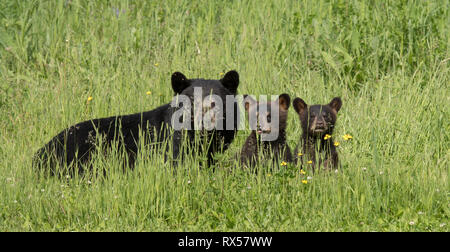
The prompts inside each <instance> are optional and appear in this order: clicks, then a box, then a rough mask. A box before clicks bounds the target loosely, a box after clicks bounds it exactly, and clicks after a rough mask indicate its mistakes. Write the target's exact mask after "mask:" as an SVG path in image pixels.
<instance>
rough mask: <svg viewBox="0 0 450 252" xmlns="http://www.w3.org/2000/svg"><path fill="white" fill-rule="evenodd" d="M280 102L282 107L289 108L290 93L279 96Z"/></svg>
mask: <svg viewBox="0 0 450 252" xmlns="http://www.w3.org/2000/svg"><path fill="white" fill-rule="evenodd" d="M278 104H279V105H280V108H282V109H284V110H288V109H289V106H290V105H291V97H290V96H289V95H288V94H281V95H280V96H279V97H278Z"/></svg>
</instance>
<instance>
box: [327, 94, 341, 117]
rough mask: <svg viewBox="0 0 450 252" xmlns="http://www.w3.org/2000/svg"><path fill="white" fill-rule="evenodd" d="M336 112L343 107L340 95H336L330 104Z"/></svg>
mask: <svg viewBox="0 0 450 252" xmlns="http://www.w3.org/2000/svg"><path fill="white" fill-rule="evenodd" d="M328 106H330V107H331V108H332V109H333V110H334V111H336V113H337V112H338V111H339V110H340V109H341V107H342V100H341V98H340V97H334V98H333V100H331V102H330V103H329V104H328Z"/></svg>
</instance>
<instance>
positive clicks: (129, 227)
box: [0, 0, 450, 231]
mask: <svg viewBox="0 0 450 252" xmlns="http://www.w3.org/2000/svg"><path fill="white" fill-rule="evenodd" d="M448 9H449V2H448V1H439V0H433V1H343V0H342V1H307V0H305V1H209V0H208V1H206V0H205V1H172V0H168V1H77V0H67V1H62V0H61V1H38V0H30V1H21V0H0V118H1V120H0V143H1V144H0V230H1V231H449V225H450V223H449V184H448V170H449V157H450V148H449V147H450V142H449V135H450V133H449V132H450V124H449V118H450V117H449V116H450V111H449V109H450V88H449V83H450V78H449V77H450V67H449V64H450V53H449V46H450V32H449V23H450V15H449V10H448ZM231 69H236V70H237V71H238V72H239V73H240V77H241V84H240V86H239V88H238V92H239V93H241V94H254V95H260V94H266V95H273V94H281V93H283V92H286V93H288V94H290V96H291V99H293V98H295V97H301V98H303V99H304V100H305V101H306V102H307V103H309V104H317V103H328V102H329V101H330V100H331V99H332V98H333V97H335V96H341V98H342V100H343V107H342V109H341V111H340V112H339V116H338V123H337V126H336V130H335V133H334V135H335V136H334V137H335V138H336V140H337V141H339V142H340V145H339V147H338V152H339V155H340V160H341V164H342V168H341V169H339V170H338V172H320V173H316V174H312V173H311V170H309V169H307V170H306V171H307V174H305V175H303V174H300V172H299V170H298V168H297V167H294V166H292V165H290V166H288V167H286V168H274V169H270V167H267V166H260V167H258V169H259V171H260V172H259V173H258V174H257V175H254V174H252V173H249V172H247V171H244V170H242V169H240V168H239V166H238V165H237V164H236V163H235V162H234V157H235V156H236V154H237V153H239V151H240V147H241V146H242V144H243V143H244V141H245V138H246V136H247V135H248V134H249V131H241V132H239V134H238V135H237V137H236V138H235V140H234V142H233V144H232V146H231V147H230V149H229V150H228V151H227V152H225V153H223V154H220V155H217V156H216V157H217V159H218V167H217V168H216V169H215V172H213V171H212V169H205V168H199V167H198V162H196V160H195V159H194V158H192V159H188V160H186V161H185V163H184V164H182V165H181V166H180V167H178V168H177V172H176V175H174V173H173V172H172V169H173V168H171V167H168V166H167V165H166V164H164V161H163V158H162V155H161V154H160V153H153V154H150V153H148V151H146V150H145V149H144V150H143V152H142V154H141V156H140V158H139V159H138V162H137V166H136V169H135V170H134V171H132V172H127V173H122V172H119V171H117V170H118V167H120V162H119V157H117V156H114V155H113V156H111V157H106V158H105V157H101V156H100V157H98V158H97V159H95V160H94V162H95V166H96V167H99V168H107V169H108V170H109V176H108V179H96V178H73V179H68V180H61V179H57V178H47V179H45V178H39V176H38V175H37V174H36V172H35V171H34V170H33V169H32V166H31V161H32V156H33V154H34V152H36V151H37V150H38V149H39V148H40V147H41V146H43V145H44V144H45V143H46V142H47V141H49V140H50V139H51V138H52V137H53V136H54V135H56V134H57V133H58V132H59V131H61V130H62V129H64V128H66V127H68V126H70V125H72V124H74V123H77V122H80V121H84V120H87V119H91V118H98V117H106V116H113V115H119V114H129V113H135V112H140V111H145V110H150V109H153V108H156V107H157V106H159V105H162V104H165V103H168V102H169V101H170V100H171V97H172V94H173V92H172V89H171V88H170V76H171V74H172V73H173V72H175V71H181V72H183V73H184V74H185V75H186V76H187V77H188V78H194V77H202V78H211V79H218V78H220V77H221V73H225V72H226V71H228V70H231ZM149 91H150V92H149ZM89 97H92V99H89V101H88V98H89ZM299 125H300V122H299V119H298V117H297V115H296V113H295V112H294V110H293V109H292V108H291V109H290V112H289V121H288V141H289V144H290V146H291V148H295V145H296V144H297V142H298V141H299V139H300V135H301V129H300V127H299ZM344 134H350V135H352V136H353V139H352V140H351V141H345V140H344V139H343V138H342V136H343V135H344ZM149 156H150V158H149ZM307 177H309V178H308V179H307ZM302 180H307V181H308V183H307V184H304V183H302Z"/></svg>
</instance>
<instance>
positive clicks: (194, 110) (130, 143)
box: [33, 71, 239, 175]
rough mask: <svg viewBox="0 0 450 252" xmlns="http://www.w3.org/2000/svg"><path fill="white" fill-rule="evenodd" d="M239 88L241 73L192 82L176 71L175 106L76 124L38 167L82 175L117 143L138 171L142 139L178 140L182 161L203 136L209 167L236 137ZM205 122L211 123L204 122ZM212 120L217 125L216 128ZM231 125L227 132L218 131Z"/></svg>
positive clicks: (42, 152) (40, 155)
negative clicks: (98, 151)
mask: <svg viewBox="0 0 450 252" xmlns="http://www.w3.org/2000/svg"><path fill="white" fill-rule="evenodd" d="M238 85H239V75H238V73H237V72H236V71H230V72H228V73H226V74H225V75H224V77H223V78H222V79H220V80H205V79H187V78H186V76H184V75H183V74H182V73H180V72H175V73H174V74H173V75H172V89H173V90H174V92H175V96H174V98H173V100H172V102H171V103H169V104H165V105H162V106H160V107H158V108H156V109H154V110H150V111H146V112H141V113H136V114H130V115H121V116H114V117H108V118H100V119H93V120H88V121H84V122H81V123H78V124H75V125H73V126H71V127H69V128H67V129H64V130H63V131H61V132H60V133H59V134H58V135H56V136H55V137H54V138H53V139H51V140H50V142H48V143H47V144H46V145H45V146H44V147H42V148H41V149H39V150H38V151H37V153H36V154H35V157H34V160H33V161H34V165H35V166H37V167H38V168H45V167H50V172H51V174H52V175H55V174H59V173H61V170H59V171H58V170H57V169H56V167H58V165H59V167H66V168H68V170H69V172H73V171H74V170H75V169H74V167H78V171H79V172H80V173H82V172H83V170H85V169H86V163H87V162H88V161H89V160H91V158H92V156H93V154H94V153H95V150H96V149H97V148H96V147H97V146H98V143H101V144H102V146H103V147H105V149H106V150H107V149H111V146H113V144H116V146H117V147H118V148H119V149H123V150H125V151H126V154H127V159H128V164H129V165H130V166H131V167H133V165H134V162H135V160H136V154H137V153H138V151H139V146H140V145H141V144H142V142H140V141H143V140H144V142H143V143H144V144H148V143H152V146H154V147H156V148H161V144H162V142H164V141H165V140H167V139H168V138H170V137H173V140H172V141H173V142H172V143H173V147H172V148H173V158H174V160H177V159H178V158H180V157H182V155H180V154H181V152H182V146H183V145H184V143H185V142H186V141H185V140H186V139H187V140H194V138H195V135H200V138H201V139H202V138H203V139H206V141H205V142H207V143H209V144H208V145H207V146H206V147H205V146H201V147H200V149H201V150H200V151H206V152H207V157H208V165H211V164H213V162H214V159H213V154H214V153H215V152H217V151H224V150H226V149H227V148H228V146H229V145H230V143H231V142H232V141H233V139H234V136H235V133H236V130H237V126H238V120H237V118H239V115H238V112H239V111H238V110H237V103H236V101H235V100H233V99H229V98H230V97H234V96H235V95H236V93H237V87H238ZM226 100H227V101H230V100H231V106H229V104H227V106H220V105H223V102H222V103H221V104H219V106H216V104H218V102H219V103H220V102H221V101H226ZM180 102H181V104H182V106H180ZM192 104H194V106H192ZM227 109H228V110H227ZM231 110H232V111H231ZM227 115H228V116H227ZM205 118H206V119H209V120H203V119H205ZM190 119H193V120H190ZM204 121H205V122H204ZM199 122H200V123H199ZM208 122H210V124H211V122H212V123H213V124H214V125H213V126H210V125H208ZM225 124H226V126H227V127H226V128H225V129H224V127H215V126H216V125H219V126H223V125H225ZM192 126H193V127H192ZM207 126H208V127H207ZM195 131H198V132H200V134H196V133H195ZM171 132H173V135H172V134H171ZM187 142H189V141H187ZM192 146H193V143H189V144H188V145H187V149H186V151H187V152H193V153H197V151H195V150H192V149H189V148H190V147H192ZM166 151H167V150H164V152H166Z"/></svg>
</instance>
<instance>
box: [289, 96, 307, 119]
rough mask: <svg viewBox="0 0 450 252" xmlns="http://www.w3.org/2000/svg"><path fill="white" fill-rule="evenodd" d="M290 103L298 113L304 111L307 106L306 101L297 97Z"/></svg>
mask: <svg viewBox="0 0 450 252" xmlns="http://www.w3.org/2000/svg"><path fill="white" fill-rule="evenodd" d="M292 104H293V106H294V109H295V111H296V112H297V114H299V115H300V114H302V113H303V112H305V110H306V109H307V108H308V105H307V104H306V102H305V101H303V100H302V99H300V98H298V97H297V98H295V99H294V102H293V103H292Z"/></svg>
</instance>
